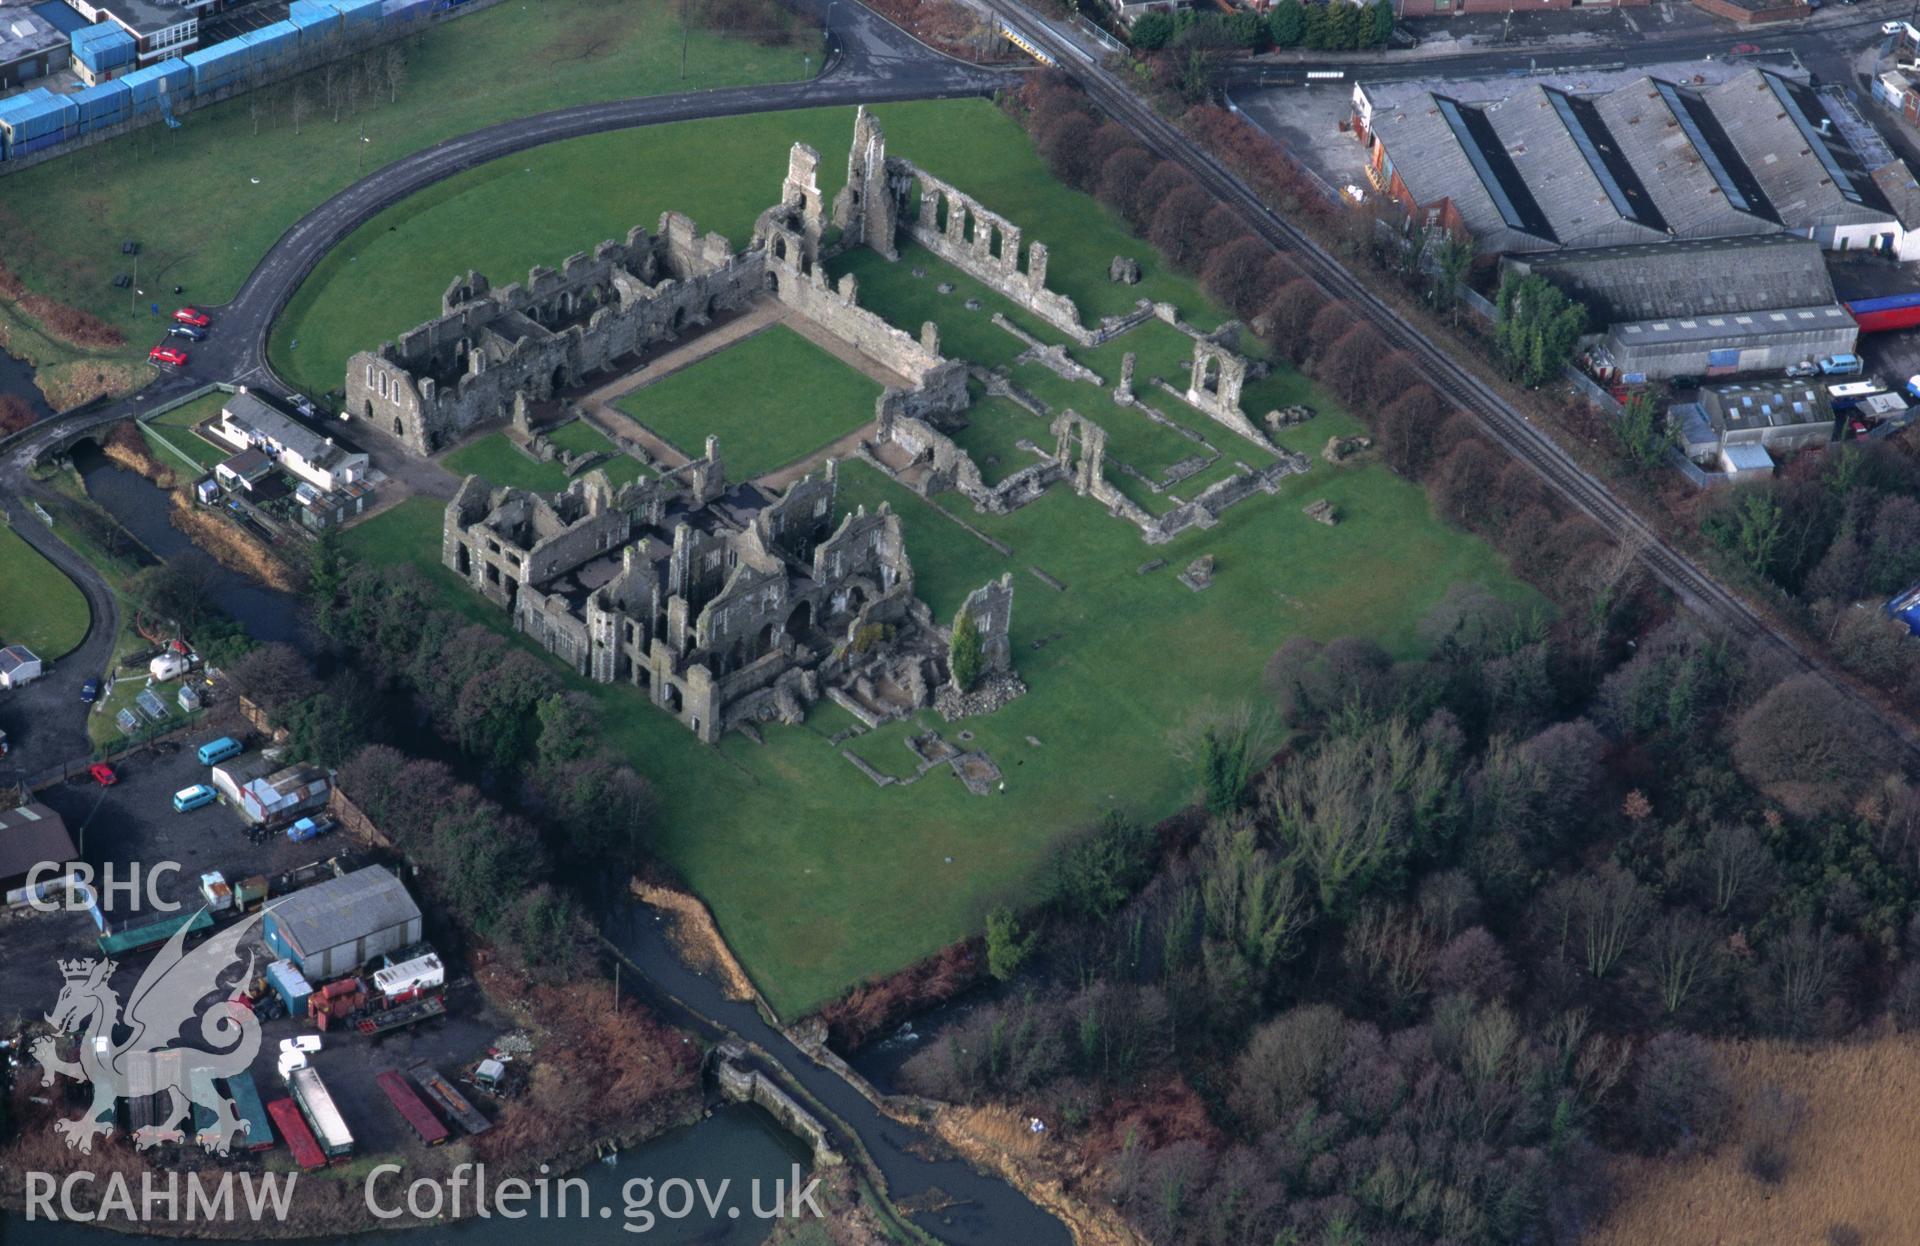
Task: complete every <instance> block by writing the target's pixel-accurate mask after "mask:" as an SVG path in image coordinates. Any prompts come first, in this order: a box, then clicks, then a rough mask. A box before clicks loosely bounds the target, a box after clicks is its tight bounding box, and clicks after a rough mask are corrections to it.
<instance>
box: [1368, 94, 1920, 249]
mask: <svg viewBox="0 0 1920 1246" xmlns="http://www.w3.org/2000/svg"><path fill="white" fill-rule="evenodd" d="M1353 125H1354V129H1355V133H1356V134H1357V135H1358V136H1359V137H1360V140H1361V141H1362V142H1364V143H1366V144H1367V145H1368V168H1369V172H1370V175H1371V176H1372V178H1373V180H1374V184H1375V186H1376V187H1377V188H1378V189H1380V190H1382V191H1384V192H1386V193H1388V194H1390V195H1391V196H1392V197H1393V198H1395V199H1396V200H1398V201H1399V202H1400V203H1401V205H1402V206H1403V207H1404V208H1405V209H1406V211H1407V213H1408V215H1409V216H1410V217H1412V218H1413V219H1414V220H1416V221H1430V222H1433V223H1436V224H1440V225H1442V226H1445V227H1447V228H1450V229H1453V230H1455V231H1458V232H1464V233H1465V234H1467V235H1469V236H1471V237H1472V238H1473V240H1474V242H1475V245H1476V247H1477V248H1478V249H1479V250H1481V251H1484V252H1502V253H1513V252H1538V251H1553V250H1559V249H1561V248H1570V247H1596V246H1617V245H1621V244H1626V243H1636V242H1665V241H1673V240H1677V239H1698V238H1728V237H1742V236H1751V235H1760V234H1775V233H1789V234H1798V235H1800V236H1801V237H1804V238H1811V239H1813V240H1814V241H1815V242H1817V243H1819V244H1820V245H1821V246H1822V247H1824V248H1827V249H1828V250H1836V251H1845V250H1873V251H1883V252H1886V253H1889V254H1891V255H1895V256H1898V257H1899V258H1902V259H1906V258H1912V257H1914V256H1920V233H1916V234H1915V235H1913V236H1912V237H1911V238H1910V237H1909V233H1908V230H1909V227H1910V226H1913V225H1920V219H1909V218H1906V217H1903V215H1902V210H1903V209H1906V210H1909V211H1910V206H1909V197H1908V196H1906V195H1904V194H1903V195H1900V196H1898V197H1899V199H1900V200H1901V206H1899V207H1896V204H1895V203H1894V202H1893V200H1892V199H1890V198H1889V196H1888V194H1887V193H1886V190H1885V189H1884V186H1885V185H1886V184H1888V183H1892V184H1895V185H1903V184H1905V183H1906V182H1911V181H1912V180H1913V179H1912V175H1911V173H1910V172H1908V171H1907V169H1906V166H1905V164H1904V163H1902V162H1900V161H1899V160H1897V159H1896V158H1895V157H1894V156H1893V155H1892V153H1891V152H1890V151H1888V150H1887V149H1886V146H1885V143H1884V141H1882V140H1880V139H1878V137H1877V136H1875V135H1874V134H1873V132H1872V130H1871V127H1869V126H1868V125H1867V124H1866V122H1865V121H1864V120H1862V119H1861V118H1860V117H1859V114H1858V113H1857V112H1854V111H1853V109H1852V107H1851V105H1849V104H1848V103H1847V102H1846V101H1845V98H1844V96H1836V95H1833V94H1831V93H1829V92H1827V91H1823V90H1816V89H1814V88H1813V87H1812V86H1811V85H1810V84H1809V83H1808V81H1807V79H1806V75H1805V73H1804V72H1799V71H1791V70H1785V69H1779V68H1771V67H1769V68H1753V67H1747V68H1743V67H1741V66H1738V65H1735V64H1730V63H1727V62H1724V61H1713V60H1705V61H1689V62H1686V63H1684V64H1674V65H1658V66H1652V67H1648V68H1645V69H1638V70H1622V71H1594V70H1579V71H1574V72H1571V73H1567V74H1554V73H1547V74H1539V75H1533V76H1530V77H1527V78H1523V79H1515V78H1511V77H1503V78H1493V79H1478V80H1461V81H1446V82H1441V81H1434V80H1423V81H1412V82H1391V83H1362V84H1359V85H1357V86H1355V87H1354V89H1353Z"/></svg>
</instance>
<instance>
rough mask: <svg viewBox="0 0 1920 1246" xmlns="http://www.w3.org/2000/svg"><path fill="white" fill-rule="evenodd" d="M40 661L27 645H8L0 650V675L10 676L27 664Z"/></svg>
mask: <svg viewBox="0 0 1920 1246" xmlns="http://www.w3.org/2000/svg"><path fill="white" fill-rule="evenodd" d="M39 660H40V659H39V658H36V657H35V656H33V651H32V650H30V649H28V648H27V647H26V646H25V645H8V646H7V647H6V648H4V649H0V675H10V674H12V673H13V672H14V671H17V670H19V669H20V668H21V667H23V666H25V665H26V664H27V663H29V662H38V661H39Z"/></svg>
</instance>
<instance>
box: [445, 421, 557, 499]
mask: <svg viewBox="0 0 1920 1246" xmlns="http://www.w3.org/2000/svg"><path fill="white" fill-rule="evenodd" d="M440 465H441V466H442V467H445V468H446V469H447V470H448V471H450V472H452V473H453V474H454V475H456V476H466V475H474V476H478V477H480V478H481V479H482V480H484V481H486V482H487V483H488V484H490V485H493V486H495V487H499V486H501V485H511V486H513V487H514V488H516V489H538V490H540V491H541V492H542V493H551V492H553V491H554V490H555V489H564V488H566V487H567V473H566V472H565V471H563V470H561V467H560V465H559V464H558V463H536V462H534V461H533V460H532V459H530V458H528V457H527V456H526V455H524V454H522V453H520V451H518V450H516V449H514V447H513V443H512V442H510V441H508V440H507V435H506V434H505V433H488V434H487V435H486V436H484V437H476V438H475V439H474V440H472V441H470V442H468V443H467V444H466V445H464V446H461V447H460V448H459V449H458V450H455V451H454V452H453V453H451V454H449V455H447V457H446V458H444V459H442V460H440Z"/></svg>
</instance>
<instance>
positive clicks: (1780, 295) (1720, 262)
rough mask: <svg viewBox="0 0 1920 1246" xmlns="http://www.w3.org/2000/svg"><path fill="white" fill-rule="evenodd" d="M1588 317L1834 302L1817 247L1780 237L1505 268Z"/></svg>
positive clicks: (1642, 248) (1556, 255) (1547, 259)
mask: <svg viewBox="0 0 1920 1246" xmlns="http://www.w3.org/2000/svg"><path fill="white" fill-rule="evenodd" d="M1509 263H1510V265H1511V266H1512V267H1514V268H1516V269H1519V270H1521V271H1523V272H1524V271H1532V272H1537V273H1539V274H1540V275H1541V276H1543V277H1545V278H1546V279H1547V280H1549V281H1551V282H1553V284H1554V285H1556V286H1558V287H1560V288H1561V289H1562V290H1564V291H1565V292H1566V293H1567V294H1569V295H1571V296H1572V297H1574V298H1578V299H1580V300H1581V301H1583V302H1585V303H1586V304H1587V305H1588V307H1589V309H1590V310H1591V311H1592V316H1591V317H1590V320H1589V323H1592V324H1608V323H1612V322H1615V321H1621V320H1654V319H1673V318H1685V317H1689V316H1707V315H1724V314H1731V313H1736V312H1757V311H1765V310H1769V309H1773V308H1803V307H1813V306H1816V305H1820V304H1830V303H1832V302H1833V301H1834V294H1833V280H1832V278H1831V277H1830V276H1828V273H1827V265H1826V261H1825V259H1824V258H1823V257H1822V255H1821V252H1820V244H1819V243H1816V242H1813V241H1811V240H1810V239H1806V238H1795V237H1792V236H1791V235H1788V234H1766V235H1762V236H1759V237H1754V238H1705V239H1684V240H1680V241H1676V242H1656V243H1644V244H1641V245H1637V246H1623V247H1591V248H1585V249H1581V250H1567V251H1554V252H1549V253H1546V254H1540V255H1525V256H1518V257H1515V258H1514V259H1513V260H1511V261H1509Z"/></svg>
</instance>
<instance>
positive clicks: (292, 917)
mask: <svg viewBox="0 0 1920 1246" xmlns="http://www.w3.org/2000/svg"><path fill="white" fill-rule="evenodd" d="M267 914H268V917H269V918H270V919H271V920H272V921H273V922H274V923H275V924H276V925H277V926H278V927H279V929H280V931H281V933H282V934H283V935H284V936H285V937H286V938H287V940H288V942H290V943H292V944H293V945H294V946H295V947H297V948H299V949H300V951H301V952H302V953H303V954H314V953H318V952H321V951H324V950H325V949H327V948H330V947H335V946H338V945H339V944H342V943H350V942H352V941H353V940H355V939H358V938H361V937H363V936H365V935H370V934H374V933H376V932H378V931H382V930H386V929H389V928H391V927H393V926H398V925H401V924H402V923H404V922H410V921H415V920H417V919H418V918H419V916H420V906H419V905H417V904H415V903H414V902H413V897H412V896H410V895H408V894H407V888H406V886H405V884H403V883H402V882H401V881H400V880H399V879H397V878H395V877H394V876H393V874H392V873H391V872H389V871H388V869H387V868H386V867H385V866H383V865H370V866H368V867H366V868H365V869H361V870H355V871H354V872H353V873H351V874H346V875H343V876H341V877H339V878H330V879H328V880H327V881H326V882H324V883H316V884H315V885H314V886H311V887H308V888H306V889H305V890H303V891H296V892H294V893H293V894H292V895H290V896H287V897H286V898H285V899H282V900H276V901H274V902H273V903H271V904H269V905H268V906H267Z"/></svg>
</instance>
